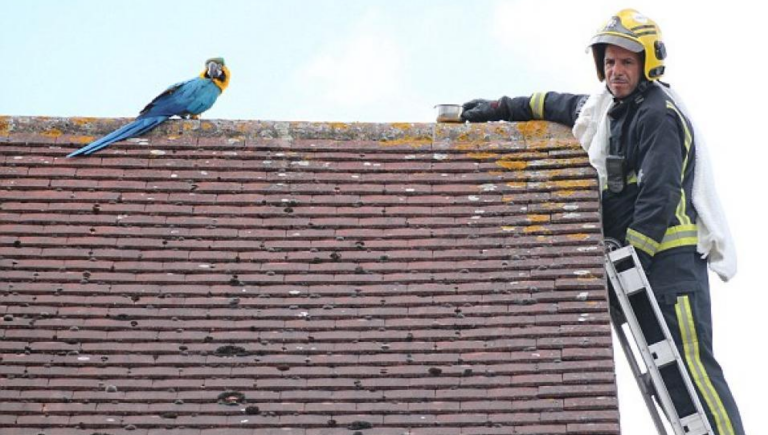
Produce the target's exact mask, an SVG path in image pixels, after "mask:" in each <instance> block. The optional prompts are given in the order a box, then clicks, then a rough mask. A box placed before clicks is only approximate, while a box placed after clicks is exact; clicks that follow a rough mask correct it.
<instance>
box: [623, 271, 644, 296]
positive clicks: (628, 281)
mask: <svg viewBox="0 0 768 435" xmlns="http://www.w3.org/2000/svg"><path fill="white" fill-rule="evenodd" d="M618 277H619V280H620V281H621V288H622V289H623V290H624V293H626V294H627V295H632V294H634V293H637V292H638V291H640V290H644V289H645V282H644V281H643V278H642V277H641V275H640V268H638V267H633V268H631V269H627V270H625V271H623V272H621V273H619V274H618Z"/></svg>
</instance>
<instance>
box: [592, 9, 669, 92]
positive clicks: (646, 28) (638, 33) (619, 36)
mask: <svg viewBox="0 0 768 435" xmlns="http://www.w3.org/2000/svg"><path fill="white" fill-rule="evenodd" d="M605 44H611V45H618V46H619V47H621V48H624V49H626V50H629V51H632V52H635V53H644V58H645V60H644V63H645V65H644V67H645V68H644V72H645V78H646V79H648V80H658V79H659V78H660V77H661V76H662V75H664V58H665V57H667V49H666V47H665V46H664V42H662V40H661V29H660V28H659V26H658V25H657V24H656V22H655V21H653V20H651V19H650V18H648V17H646V16H644V15H643V14H641V13H640V12H638V11H636V10H634V9H624V10H622V11H619V13H617V14H616V15H615V16H613V17H611V19H610V20H608V22H607V23H605V25H603V27H601V28H600V30H598V31H597V34H595V36H593V37H592V40H591V41H590V43H589V46H590V47H592V55H593V56H594V57H595V67H596V68H597V77H598V78H599V79H600V81H603V80H605V69H604V66H603V58H604V56H605Z"/></svg>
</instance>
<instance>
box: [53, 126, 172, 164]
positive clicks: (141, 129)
mask: <svg viewBox="0 0 768 435" xmlns="http://www.w3.org/2000/svg"><path fill="white" fill-rule="evenodd" d="M166 119H168V117H167V116H152V117H148V118H141V119H137V120H135V121H133V122H132V123H130V124H127V125H124V126H122V127H120V128H118V129H117V130H115V131H113V132H112V133H110V134H108V135H106V136H104V137H102V138H100V139H97V140H95V141H93V142H91V143H89V144H88V145H86V146H84V147H82V148H80V149H79V150H76V151H73V152H71V153H69V154H68V155H67V157H75V156H79V155H81V154H83V155H89V154H93V153H95V152H96V151H98V150H100V149H102V148H106V147H108V146H110V145H112V144H113V143H115V142H118V141H121V140H125V139H130V138H132V137H136V136H141V135H142V134H144V133H146V132H148V131H150V130H152V129H153V128H155V127H157V126H158V125H160V124H162V123H163V122H165V120H166Z"/></svg>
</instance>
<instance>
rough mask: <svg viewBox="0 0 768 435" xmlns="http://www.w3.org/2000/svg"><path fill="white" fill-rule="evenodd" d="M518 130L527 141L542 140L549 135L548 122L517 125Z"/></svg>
mask: <svg viewBox="0 0 768 435" xmlns="http://www.w3.org/2000/svg"><path fill="white" fill-rule="evenodd" d="M517 130H518V131H519V132H520V133H522V135H523V137H525V138H526V139H533V138H541V137H544V135H546V133H547V122H546V121H528V122H520V123H518V124H517Z"/></svg>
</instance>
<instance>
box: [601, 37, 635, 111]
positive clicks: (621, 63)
mask: <svg viewBox="0 0 768 435" xmlns="http://www.w3.org/2000/svg"><path fill="white" fill-rule="evenodd" d="M603 67H604V68H605V81H606V83H607V85H608V89H609V90H610V91H611V93H612V94H613V96H614V97H616V98H624V97H626V96H628V95H629V94H631V93H632V92H634V90H635V88H636V87H637V85H638V83H640V77H642V67H643V66H642V64H641V61H640V54H639V53H635V52H632V51H629V50H626V49H624V48H621V47H619V46H617V45H608V46H606V47H605V58H604V60H603Z"/></svg>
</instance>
